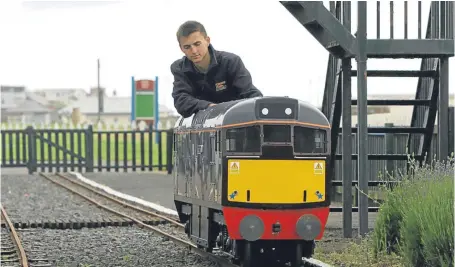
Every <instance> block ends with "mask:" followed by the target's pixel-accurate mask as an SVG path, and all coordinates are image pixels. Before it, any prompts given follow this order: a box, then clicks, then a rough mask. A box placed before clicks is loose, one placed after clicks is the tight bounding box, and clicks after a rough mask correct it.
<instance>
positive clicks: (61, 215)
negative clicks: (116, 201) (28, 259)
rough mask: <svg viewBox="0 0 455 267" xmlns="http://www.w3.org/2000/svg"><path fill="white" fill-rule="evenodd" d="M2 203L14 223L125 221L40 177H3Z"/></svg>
mask: <svg viewBox="0 0 455 267" xmlns="http://www.w3.org/2000/svg"><path fill="white" fill-rule="evenodd" d="M1 185H2V186H1V193H2V196H1V201H2V205H3V206H4V207H5V209H6V211H7V213H8V215H9V217H10V219H11V220H12V221H13V222H30V221H38V222H39V221H42V222H47V221H55V220H57V219H59V220H64V221H73V222H74V221H83V222H87V221H95V222H97V221H103V220H104V219H106V218H110V219H111V220H122V219H121V218H120V217H119V216H117V215H115V214H112V213H109V212H108V211H105V210H102V209H101V208H99V207H97V206H95V205H94V204H92V203H90V202H89V201H87V200H85V199H82V198H81V197H79V196H77V195H74V194H73V193H71V192H69V191H68V190H66V189H65V188H62V187H59V186H57V185H56V184H54V183H52V182H50V181H48V180H46V179H45V178H43V177H41V176H39V175H37V174H36V175H2V177H1Z"/></svg>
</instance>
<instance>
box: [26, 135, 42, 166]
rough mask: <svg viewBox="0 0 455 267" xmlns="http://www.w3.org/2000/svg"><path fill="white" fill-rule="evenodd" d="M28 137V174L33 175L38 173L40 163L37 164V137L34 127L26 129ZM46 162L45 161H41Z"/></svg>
mask: <svg viewBox="0 0 455 267" xmlns="http://www.w3.org/2000/svg"><path fill="white" fill-rule="evenodd" d="M25 131H26V133H27V135H28V144H27V146H28V161H27V169H28V174H33V173H34V172H36V169H37V165H38V163H37V162H36V136H35V130H34V129H33V127H32V126H28V127H27V128H26V129H25ZM41 160H44V159H41Z"/></svg>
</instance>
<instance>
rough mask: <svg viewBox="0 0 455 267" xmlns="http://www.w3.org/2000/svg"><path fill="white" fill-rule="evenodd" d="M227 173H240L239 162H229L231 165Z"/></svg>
mask: <svg viewBox="0 0 455 267" xmlns="http://www.w3.org/2000/svg"><path fill="white" fill-rule="evenodd" d="M229 173H231V174H237V173H240V162H238V161H233V162H231V164H230V166H229Z"/></svg>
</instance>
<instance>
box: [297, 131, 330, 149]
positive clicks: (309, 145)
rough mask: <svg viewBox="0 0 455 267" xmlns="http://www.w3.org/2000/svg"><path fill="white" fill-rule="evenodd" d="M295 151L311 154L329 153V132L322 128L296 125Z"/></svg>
mask: <svg viewBox="0 0 455 267" xmlns="http://www.w3.org/2000/svg"><path fill="white" fill-rule="evenodd" d="M294 152H295V153H310V154H321V153H327V132H326V131H325V130H320V129H314V128H307V127H301V126H295V127H294Z"/></svg>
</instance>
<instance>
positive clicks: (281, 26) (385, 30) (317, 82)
mask: <svg viewBox="0 0 455 267" xmlns="http://www.w3.org/2000/svg"><path fill="white" fill-rule="evenodd" d="M397 2H398V3H397V4H396V6H395V38H403V27H404V26H403V3H402V1H397ZM325 4H326V6H327V7H328V1H327V2H325ZM353 5H354V6H355V7H356V4H355V3H353ZM375 8H376V4H369V5H368V10H369V20H368V35H369V36H370V37H372V38H375V36H376V15H375V14H376V12H375ZM428 10H429V2H426V1H424V2H423V11H424V12H423V14H422V21H423V22H424V24H423V25H422V28H423V29H426V22H427V18H428ZM356 16H357V12H356V8H355V9H353V11H352V20H353V24H352V27H353V29H355V28H356V27H357V24H356V20H357V19H356ZM381 17H382V20H381V22H382V23H381V36H382V38H388V37H389V22H388V18H389V2H388V1H387V2H383V4H382V11H381ZM186 20H198V21H200V22H202V23H203V24H204V25H205V27H206V29H207V31H208V34H209V35H210V37H211V40H212V44H213V46H214V47H215V49H218V50H226V51H230V52H233V53H236V54H238V55H240V56H241V57H242V59H243V61H244V63H245V65H246V67H247V68H248V69H249V71H250V72H251V74H252V76H253V82H254V84H255V85H256V86H257V87H258V88H259V89H260V90H262V92H263V93H264V94H265V95H287V96H290V97H295V98H298V99H301V100H304V101H308V102H311V103H312V104H316V105H318V106H319V105H321V103H322V95H323V88H324V83H325V75H326V73H325V72H326V68H327V60H328V52H326V50H325V49H324V48H323V47H322V46H321V45H320V44H319V43H318V42H317V41H316V40H315V39H314V38H313V37H312V36H311V35H310V34H309V33H308V32H307V31H306V30H305V29H304V28H303V27H302V26H301V25H300V24H299V22H298V21H297V20H296V19H295V18H294V17H293V16H292V15H291V14H290V13H288V11H286V10H285V8H284V7H283V6H281V4H280V3H279V2H278V1H270V0H269V1H264V0H262V1H239V0H237V1H208V0H206V1H175V0H174V1H164V0H161V1H118V2H106V1H98V2H94V1H86V2H84V3H82V2H81V1H72V2H69V1H53V2H51V1H48V2H46V1H40V2H38V1H28V2H21V1H15V0H8V1H7V0H2V1H0V34H1V35H0V36H2V38H1V41H0V84H2V85H25V86H26V87H27V88H29V89H31V90H34V89H39V88H83V89H85V90H87V91H88V90H89V88H90V87H94V86H96V84H97V63H96V61H97V58H100V59H101V86H103V87H105V88H107V91H108V94H109V95H112V91H113V90H114V89H115V90H116V91H117V93H118V95H121V96H128V95H131V76H132V75H134V76H135V77H136V78H138V79H141V78H144V79H147V78H149V79H150V78H152V79H153V78H154V77H155V76H159V78H160V93H159V97H160V101H161V102H162V103H163V104H165V105H166V106H168V107H173V101H172V97H171V92H172V81H173V78H172V76H171V73H170V70H169V66H170V64H171V63H172V62H173V61H174V60H176V59H178V58H180V57H182V56H183V53H182V52H181V51H180V49H179V47H178V43H177V40H176V37H175V33H176V31H177V28H178V27H179V25H180V24H181V23H183V22H184V21H186ZM409 20H410V22H409V24H410V26H409V37H410V38H417V3H416V2H415V3H414V2H413V1H409ZM422 35H424V32H423V33H422ZM454 63H455V62H454V60H453V58H452V59H451V69H450V74H451V76H455V64H454ZM368 65H369V69H393V68H396V69H410V68H412V69H415V70H418V69H419V67H420V60H369V61H368ZM355 66H356V65H355V61H354V60H353V68H354V69H355V68H356V67H355ZM352 81H353V82H352V86H353V96H354V97H356V95H357V93H356V90H357V88H356V86H357V83H356V78H353V79H352ZM450 82H451V83H450V88H451V89H450V91H451V93H453V92H454V91H455V90H454V89H453V88H454V87H455V84H454V83H455V80H454V79H453V78H452V79H451V81H450ZM416 85H417V78H411V79H405V78H387V79H385V78H369V79H368V92H369V94H378V93H392V94H393V93H398V94H414V93H415V90H416ZM381 90H382V91H383V92H381Z"/></svg>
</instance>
